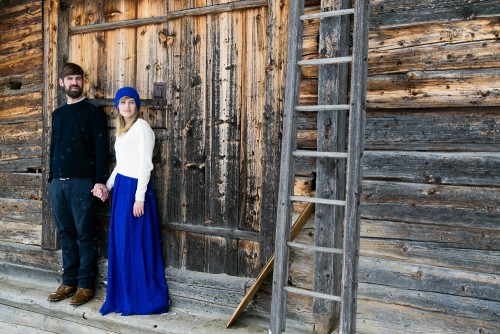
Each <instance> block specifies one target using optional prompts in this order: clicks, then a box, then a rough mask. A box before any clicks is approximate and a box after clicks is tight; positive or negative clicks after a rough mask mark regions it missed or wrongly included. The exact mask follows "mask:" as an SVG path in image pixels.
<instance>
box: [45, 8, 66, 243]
mask: <svg viewBox="0 0 500 334" xmlns="http://www.w3.org/2000/svg"><path fill="white" fill-rule="evenodd" d="M43 13H44V14H43V25H44V29H43V30H44V48H43V49H44V51H43V63H44V72H45V73H46V74H47V75H46V76H44V83H43V90H44V92H45V94H44V95H43V130H44V131H43V140H42V141H43V146H42V155H43V157H44V158H43V165H44V166H45V168H43V172H42V173H43V177H42V194H43V195H42V198H43V201H42V211H43V223H42V248H44V249H50V250H55V249H57V248H58V247H59V242H58V238H57V232H56V227H55V223H54V221H53V219H52V213H51V210H50V201H49V196H48V191H49V190H48V184H47V180H48V177H49V174H48V167H49V151H50V134H51V121H52V117H51V115H52V111H54V109H55V108H56V107H57V106H58V105H60V103H61V102H62V101H63V95H62V94H58V92H59V85H58V83H57V80H58V77H59V70H60V68H62V66H63V64H64V63H65V62H66V61H67V53H68V40H67V36H68V21H69V12H68V7H67V5H66V3H65V2H59V1H57V0H56V1H46V2H44V3H43Z"/></svg>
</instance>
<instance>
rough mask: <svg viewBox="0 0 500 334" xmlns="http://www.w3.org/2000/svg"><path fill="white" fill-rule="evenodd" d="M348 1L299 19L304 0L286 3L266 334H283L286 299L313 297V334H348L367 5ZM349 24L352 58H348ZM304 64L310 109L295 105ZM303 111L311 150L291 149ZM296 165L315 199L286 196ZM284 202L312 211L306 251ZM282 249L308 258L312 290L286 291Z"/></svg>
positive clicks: (328, 2) (336, 0) (327, 3)
mask: <svg viewBox="0 0 500 334" xmlns="http://www.w3.org/2000/svg"><path fill="white" fill-rule="evenodd" d="M352 2H354V7H353V8H350V7H351V0H322V6H321V7H322V8H321V11H320V12H319V13H316V14H308V15H304V0H293V1H290V16H289V20H290V24H289V31H288V58H287V74H286V90H285V107H284V108H285V110H284V117H283V139H282V148H281V167H280V184H279V195H278V209H277V221H276V247H275V262H274V276H273V287H272V304H271V325H270V326H271V328H270V330H269V333H272V334H278V333H282V332H283V331H284V330H285V322H286V299H287V293H293V294H299V295H303V296H309V297H312V298H313V301H314V304H313V315H314V318H315V321H316V320H317V323H316V329H317V330H318V326H321V322H323V323H326V324H324V326H325V328H324V329H322V330H320V331H323V332H325V333H328V332H330V331H331V330H332V327H333V326H336V325H338V329H339V332H340V333H354V332H355V313H356V290H357V283H356V282H357V277H356V275H357V257H358V250H359V220H360V219H359V218H360V214H359V203H360V195H361V173H362V164H361V158H362V155H363V149H364V127H365V107H366V76H367V60H368V29H369V1H368V0H354V1H352ZM337 8H338V9H337ZM351 18H352V19H353V30H352V39H351V40H352V53H351V52H350V51H349V49H350V48H349V41H350V37H351ZM314 19H320V45H319V50H320V55H319V57H317V59H310V60H309V59H307V60H304V59H302V41H303V21H308V20H314ZM310 65H317V66H318V78H319V80H318V104H317V105H314V106H309V105H308V106H305V105H302V106H301V105H299V93H300V79H301V67H302V66H310ZM349 68H350V85H349V84H348V78H349ZM349 86H350V89H349ZM303 112H316V113H317V124H318V125H317V126H318V138H317V142H318V147H317V150H316V151H312V150H298V149H297V115H298V114H299V113H303ZM346 140H347V142H346ZM296 159H316V166H317V179H316V195H315V196H316V197H306V196H295V195H294V194H293V184H294V176H295V160H296ZM292 202H308V203H315V204H316V213H315V242H314V245H310V244H304V243H297V242H292V241H291V239H290V234H291V233H290V229H291V211H292ZM320 231H321V232H320ZM290 248H296V249H297V248H300V249H302V250H305V251H309V252H312V253H313V254H314V272H313V273H311V274H312V275H313V276H314V282H313V291H311V290H306V289H300V288H297V287H293V286H289V285H288V267H289V250H290Z"/></svg>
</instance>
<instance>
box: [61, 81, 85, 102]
mask: <svg viewBox="0 0 500 334" xmlns="http://www.w3.org/2000/svg"><path fill="white" fill-rule="evenodd" d="M59 86H61V87H63V88H64V91H65V92H66V95H68V96H69V97H71V98H73V99H75V98H77V97H80V96H82V93H83V77H82V76H81V75H68V76H67V77H64V78H63V79H59Z"/></svg>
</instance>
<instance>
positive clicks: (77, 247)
mask: <svg viewBox="0 0 500 334" xmlns="http://www.w3.org/2000/svg"><path fill="white" fill-rule="evenodd" d="M83 84H84V79H83V69H82V68H81V67H80V66H79V65H76V64H73V63H67V64H66V65H64V67H63V69H62V72H61V76H60V78H59V86H61V87H62V88H63V89H64V91H65V92H66V97H67V102H66V103H65V104H63V105H62V106H61V107H59V108H57V109H56V110H54V112H53V114H52V137H51V141H50V171H49V196H50V203H51V207H52V213H53V216H54V220H55V223H56V227H57V230H58V233H59V236H60V240H61V248H62V261H63V274H62V285H61V286H60V287H59V288H58V289H57V291H56V292H54V293H52V294H50V295H49V297H48V300H49V301H51V302H56V301H60V300H63V299H66V298H68V297H71V296H73V298H72V299H71V301H70V304H71V305H82V304H85V303H86V302H88V301H89V300H90V299H91V298H92V297H93V296H94V285H95V279H96V275H97V202H96V198H95V197H94V195H93V192H102V194H103V198H104V199H106V198H107V197H108V189H107V188H106V185H105V183H106V179H107V176H108V152H109V151H108V145H109V144H108V135H107V121H106V114H105V113H104V111H103V110H102V108H101V107H99V106H97V105H95V104H93V103H91V102H89V101H88V100H86V99H85V97H84V96H83V94H82V93H83Z"/></svg>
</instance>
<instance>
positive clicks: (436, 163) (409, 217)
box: [255, 0, 500, 333]
mask: <svg viewBox="0 0 500 334" xmlns="http://www.w3.org/2000/svg"><path fill="white" fill-rule="evenodd" d="M307 3H308V5H309V6H308V8H307V9H306V11H309V12H317V11H319V4H318V1H308V2H307ZM499 5H500V2H499V1H468V2H464V1H419V2H417V1H411V2H405V4H404V6H403V5H402V2H400V1H390V0H378V1H371V27H370V41H369V65H368V75H369V77H368V92H367V102H368V110H367V120H366V122H367V123H366V138H365V140H366V142H365V155H364V161H363V166H364V167H363V173H364V178H363V196H362V207H361V209H362V221H361V245H360V261H359V285H358V311H357V323H356V326H357V331H356V332H357V333H496V332H498V331H499V330H500V321H499V319H500V318H499V314H498V309H500V294H499V292H498V291H499V279H500V267H499V266H498V261H499V260H500V252H499V250H500V249H499V245H500V243H499V241H500V240H499V238H500V237H499V236H500V220H499V217H500V206H499V203H500V168H499V162H500V161H499V159H500V126H499V124H500V90H499V87H500V75H499V73H500V72H499V71H500V66H499V65H500V64H499V57H498V54H499V45H500V44H499V43H498V36H499V31H498V24H499V22H500V10H499V8H500V7H499ZM430 13H432V15H430ZM304 33H305V36H304V37H305V40H304V47H303V52H304V58H313V57H316V54H317V53H318V33H319V22H317V21H310V22H308V23H307V24H306V26H305V29H304ZM317 77H318V71H317V68H316V67H312V66H311V67H305V68H304V69H303V70H302V89H301V103H302V104H315V103H316V101H317V99H318V88H317V82H318V81H317ZM316 129H317V125H316V118H315V115H314V114H310V115H307V114H306V115H304V116H303V117H301V118H300V119H299V139H298V140H299V146H300V147H301V148H304V149H316V147H317V143H316V132H317V130H316ZM315 170H316V166H315V161H314V159H301V160H299V161H298V164H297V171H296V173H297V177H296V188H295V191H296V193H299V194H304V195H308V194H311V193H313V192H314V189H315V188H314V183H315ZM295 209H296V210H297V211H298V210H300V207H299V206H296V207H295ZM314 235H315V231H314V228H313V225H312V223H310V224H308V225H306V227H305V228H304V230H303V232H302V233H301V235H300V236H299V239H300V241H301V242H307V243H314ZM291 258H292V264H291V268H290V281H291V282H292V284H293V285H295V286H297V287H301V288H306V289H312V285H313V283H312V282H313V280H312V275H311V273H312V271H313V267H312V263H313V257H312V256H311V255H310V254H306V253H303V252H301V251H296V250H292V252H291ZM268 293H270V291H268ZM259 298H260V299H259ZM267 298H268V296H267V295H266V293H264V292H262V293H261V294H259V297H258V299H257V300H256V303H255V307H256V308H259V307H263V305H265V304H266V302H267ZM311 302H312V301H311V300H307V299H306V298H302V299H292V300H291V301H290V304H293V306H289V312H290V314H291V315H292V314H293V316H295V317H297V318H299V319H303V320H306V321H310V314H309V313H308V312H307V311H305V310H308V309H310V307H311V306H310V305H311ZM259 303H260V304H259Z"/></svg>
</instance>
